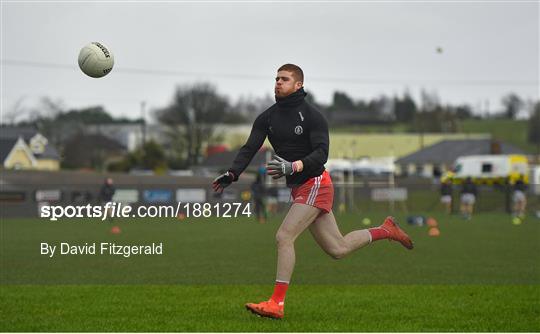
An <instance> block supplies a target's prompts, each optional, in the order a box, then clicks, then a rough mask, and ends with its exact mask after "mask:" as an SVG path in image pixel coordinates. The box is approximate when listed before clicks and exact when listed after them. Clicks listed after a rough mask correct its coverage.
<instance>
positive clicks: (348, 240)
mask: <svg viewBox="0 0 540 334" xmlns="http://www.w3.org/2000/svg"><path fill="white" fill-rule="evenodd" d="M309 231H310V232H311V234H312V235H313V237H314V239H315V241H317V243H318V244H319V246H321V248H322V249H323V250H324V251H325V252H326V253H327V254H328V255H330V256H332V257H333V258H334V259H341V258H343V257H345V256H346V255H348V254H350V253H352V252H353V251H355V250H357V249H360V248H362V247H364V246H366V245H368V244H370V243H371V242H373V241H376V240H383V239H390V240H396V241H398V242H400V243H401V244H402V245H403V246H404V247H406V248H408V249H412V248H413V243H412V241H411V239H410V238H409V236H408V235H407V234H406V233H405V232H404V231H403V230H402V229H401V228H400V227H399V225H397V223H396V222H395V221H394V218H393V217H388V218H386V220H385V221H384V223H383V224H382V225H381V226H379V227H375V228H370V229H364V230H356V231H352V232H350V233H347V234H346V235H345V236H343V235H342V234H341V232H340V231H339V228H338V226H337V223H336V219H335V217H334V214H333V212H329V213H326V214H322V215H320V216H319V217H318V218H317V219H316V220H315V221H314V222H313V223H312V224H311V225H310V226H309Z"/></svg>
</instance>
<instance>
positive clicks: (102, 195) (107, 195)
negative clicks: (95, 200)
mask: <svg viewBox="0 0 540 334" xmlns="http://www.w3.org/2000/svg"><path fill="white" fill-rule="evenodd" d="M115 192H116V189H115V188H114V185H113V179H112V178H110V177H108V178H106V179H105V181H104V182H103V185H102V186H101V189H100V191H99V201H100V202H101V204H103V205H105V204H107V203H109V202H112V199H113V196H114V193H115Z"/></svg>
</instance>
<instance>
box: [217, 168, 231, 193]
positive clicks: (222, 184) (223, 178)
mask: <svg viewBox="0 0 540 334" xmlns="http://www.w3.org/2000/svg"><path fill="white" fill-rule="evenodd" d="M233 181H234V174H233V173H232V172H230V171H229V172H226V173H224V174H221V175H220V176H218V177H216V179H215V180H214V182H212V188H213V189H214V191H215V192H218V193H221V192H223V189H225V188H227V187H228V186H229V185H230V184H231V183H232V182H233Z"/></svg>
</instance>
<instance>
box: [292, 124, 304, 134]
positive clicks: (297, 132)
mask: <svg viewBox="0 0 540 334" xmlns="http://www.w3.org/2000/svg"><path fill="white" fill-rule="evenodd" d="M294 133H296V134H297V135H301V134H302V133H304V129H303V128H302V126H301V125H297V126H296V128H294Z"/></svg>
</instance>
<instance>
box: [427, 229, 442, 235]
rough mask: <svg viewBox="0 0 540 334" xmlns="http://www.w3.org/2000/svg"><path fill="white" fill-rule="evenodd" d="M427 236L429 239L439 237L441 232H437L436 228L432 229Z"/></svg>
mask: <svg viewBox="0 0 540 334" xmlns="http://www.w3.org/2000/svg"><path fill="white" fill-rule="evenodd" d="M428 234H429V236H430V237H438V236H439V235H441V231H439V229H438V228H437V227H432V228H430V229H429V232H428Z"/></svg>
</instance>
